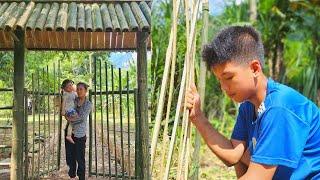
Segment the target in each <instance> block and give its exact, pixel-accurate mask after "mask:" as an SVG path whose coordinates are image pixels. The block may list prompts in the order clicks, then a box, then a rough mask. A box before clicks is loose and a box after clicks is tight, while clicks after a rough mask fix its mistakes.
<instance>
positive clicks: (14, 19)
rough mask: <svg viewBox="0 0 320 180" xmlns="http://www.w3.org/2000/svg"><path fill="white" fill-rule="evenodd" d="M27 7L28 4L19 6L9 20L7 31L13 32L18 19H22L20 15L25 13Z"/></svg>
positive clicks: (22, 3)
mask: <svg viewBox="0 0 320 180" xmlns="http://www.w3.org/2000/svg"><path fill="white" fill-rule="evenodd" d="M25 6H26V3H24V2H21V3H20V4H19V5H18V9H17V10H16V11H14V13H13V15H12V16H11V17H10V18H9V20H8V21H7V22H6V24H5V29H6V30H7V31H11V30H12V29H13V27H14V24H15V23H16V22H17V19H18V17H20V15H21V14H22V13H23V11H24V9H25Z"/></svg>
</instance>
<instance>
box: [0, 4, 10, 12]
mask: <svg viewBox="0 0 320 180" xmlns="http://www.w3.org/2000/svg"><path fill="white" fill-rule="evenodd" d="M8 6H9V3H8V2H5V3H3V4H1V7H0V14H2V13H4V12H5V10H6V9H7V8H8Z"/></svg>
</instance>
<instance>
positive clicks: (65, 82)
mask: <svg viewBox="0 0 320 180" xmlns="http://www.w3.org/2000/svg"><path fill="white" fill-rule="evenodd" d="M69 83H71V84H74V82H73V81H72V80H71V79H65V80H63V81H62V84H61V89H64V88H65V87H66V86H67V84H69Z"/></svg>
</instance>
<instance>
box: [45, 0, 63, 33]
mask: <svg viewBox="0 0 320 180" xmlns="http://www.w3.org/2000/svg"><path fill="white" fill-rule="evenodd" d="M58 10H59V4H58V3H56V2H55V3H53V4H52V5H51V8H50V11H49V13H48V18H47V22H46V24H45V26H44V27H45V29H46V30H47V31H52V30H53V29H54V23H55V22H56V18H57V15H58Z"/></svg>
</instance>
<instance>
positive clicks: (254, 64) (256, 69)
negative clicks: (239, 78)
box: [250, 59, 262, 77]
mask: <svg viewBox="0 0 320 180" xmlns="http://www.w3.org/2000/svg"><path fill="white" fill-rule="evenodd" d="M250 69H251V71H252V74H253V77H258V76H259V75H260V72H261V70H262V67H261V63H260V61H259V60H256V59H255V60H252V61H251V62H250Z"/></svg>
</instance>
